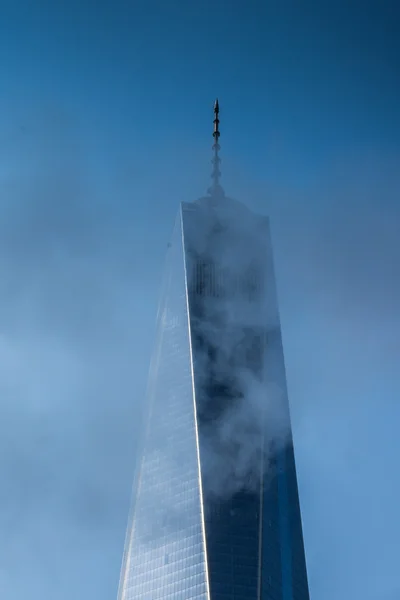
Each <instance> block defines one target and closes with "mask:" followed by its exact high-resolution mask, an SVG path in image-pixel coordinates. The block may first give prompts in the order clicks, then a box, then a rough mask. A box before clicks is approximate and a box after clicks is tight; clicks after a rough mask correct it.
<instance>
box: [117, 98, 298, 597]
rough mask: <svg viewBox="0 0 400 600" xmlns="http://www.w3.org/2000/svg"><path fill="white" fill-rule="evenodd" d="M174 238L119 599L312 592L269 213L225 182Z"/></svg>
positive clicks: (194, 208)
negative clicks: (229, 190) (237, 197)
mask: <svg viewBox="0 0 400 600" xmlns="http://www.w3.org/2000/svg"><path fill="white" fill-rule="evenodd" d="M214 112H215V120H214V134H213V135H214V146H213V152H214V155H213V161H212V162H213V172H212V185H211V187H210V189H209V191H208V195H207V196H206V197H204V198H201V199H200V200H198V201H196V202H194V203H182V204H181V207H180V210H179V213H178V216H177V219H176V223H175V227H174V231H173V235H172V240H171V243H170V245H169V249H168V256H167V265H166V269H165V274H164V283H163V293H162V298H161V303H160V307H159V312H158V329H157V340H156V347H155V352H154V356H153V360H152V364H151V369H150V377H149V388H148V397H147V404H146V411H147V418H146V431H145V433H144V439H143V444H142V448H141V455H140V459H139V464H138V469H137V476H136V481H135V485H134V497H133V506H132V512H131V518H130V523H129V526H128V532H127V538H126V543H125V552H124V559H123V565H122V570H121V579H120V587H119V600H132V599H135V600H136V599H140V600H157V599H171V600H172V599H173V600H189V599H196V600H308V598H309V593H308V583H307V573H306V564H305V556H304V545H303V534H302V524H301V515H300V507H299V497H298V489H297V478H296V468H295V459H294V451H293V442H292V435H291V426H290V416H289V405H288V399H287V392H286V379H285V368H284V360H283V350H282V341H281V331H280V322H279V313H278V306H277V299H276V289H275V278H274V272H273V261H272V249H271V242H270V233H269V222H268V219H267V218H265V217H260V216H257V215H254V214H253V213H251V212H250V211H249V210H248V209H247V208H246V207H245V206H244V205H242V204H240V203H239V202H236V201H234V200H232V199H230V198H228V197H226V196H225V193H224V191H223V189H222V187H221V186H220V181H219V178H220V170H219V166H220V158H219V150H220V147H219V136H220V132H219V106H218V101H217V102H216V104H215V108H214Z"/></svg>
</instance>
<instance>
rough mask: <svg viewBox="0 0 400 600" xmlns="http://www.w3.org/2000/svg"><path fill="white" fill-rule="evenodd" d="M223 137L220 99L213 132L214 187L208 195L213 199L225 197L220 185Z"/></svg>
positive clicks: (215, 106) (215, 107)
mask: <svg viewBox="0 0 400 600" xmlns="http://www.w3.org/2000/svg"><path fill="white" fill-rule="evenodd" d="M220 135H221V132H220V130H219V102H218V98H217V99H216V100H215V104H214V131H213V138H214V144H213V147H212V148H213V151H214V156H213V158H212V161H211V163H212V165H213V170H212V173H211V178H212V186H211V187H210V188H209V190H208V193H209V194H211V196H212V197H213V198H217V197H218V196H224V190H223V189H222V187H221V185H220V183H219V178H220V176H221V171H220V168H219V167H220V164H221V159H220V156H219V151H220V149H221V146H220V145H219V137H220Z"/></svg>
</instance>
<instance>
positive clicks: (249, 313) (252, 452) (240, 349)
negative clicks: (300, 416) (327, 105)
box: [183, 195, 291, 500]
mask: <svg viewBox="0 0 400 600" xmlns="http://www.w3.org/2000/svg"><path fill="white" fill-rule="evenodd" d="M196 204H197V210H195V211H194V212H193V211H192V210H190V209H189V208H188V209H185V205H184V208H183V230H184V239H185V251H186V252H187V270H188V291H189V297H190V322H191V336H192V346H193V353H194V378H195V389H196V392H195V396H196V407H197V419H198V422H199V436H200V449H201V450H200V461H201V469H202V479H203V491H204V493H205V495H206V497H208V496H209V495H211V496H212V497H213V498H214V500H215V499H218V498H219V499H224V500H227V499H229V497H232V496H234V495H235V493H237V492H239V491H243V490H248V491H256V490H257V489H259V487H260V484H261V478H262V477H263V476H264V475H265V474H266V473H267V472H268V470H269V469H270V466H271V460H272V459H273V458H274V453H275V452H276V451H277V450H278V449H281V448H282V447H283V446H284V444H285V443H286V442H287V441H289V440H290V438H291V435H290V418H289V413H288V406H287V399H286V383H285V370H284V363H283V356H282V347H281V340H280V327H279V311H278V304H277V297H276V288H275V282H274V269H273V257H272V248H271V244H270V234H269V224H268V220H267V219H266V218H265V217H258V216H256V215H254V214H252V213H251V211H250V210H249V209H247V208H246V207H245V206H244V205H241V204H240V203H238V202H237V201H234V200H232V199H230V198H226V197H225V196H224V195H221V197H219V198H216V199H213V198H212V197H210V198H202V199H201V200H199V201H198V202H197V203H195V205H194V207H193V208H195V207H196ZM271 475H272V473H271Z"/></svg>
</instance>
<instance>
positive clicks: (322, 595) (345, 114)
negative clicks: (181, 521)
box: [0, 0, 400, 600]
mask: <svg viewBox="0 0 400 600" xmlns="http://www.w3.org/2000/svg"><path fill="white" fill-rule="evenodd" d="M325 4H327V6H326V7H325V6H321V5H320V4H319V3H316V2H315V3H311V2H303V3H301V7H300V5H298V4H297V3H295V2H291V1H289V0H288V1H287V2H279V3H275V2H263V3H261V2H258V1H257V0H249V1H248V2H246V3H245V2H239V1H237V0H233V1H232V2H229V3H227V2H226V3H225V2H217V1H216V0H215V2H209V1H208V0H205V1H204V2H190V3H189V2H187V3H184V2H183V1H182V0H180V1H178V0H176V1H171V2H167V3H165V2H161V1H160V0H153V1H150V0H147V1H146V2H144V1H137V2H134V3H128V2H126V1H123V0H116V1H115V2H113V3H111V2H105V1H100V2H97V3H92V2H89V0H82V1H81V2H75V1H70V2H68V3H66V4H60V3H54V2H50V1H46V0H36V2H29V1H28V0H12V1H11V0H3V1H2V2H1V3H0V67H1V73H2V79H1V84H0V85H1V93H0V109H1V110H0V139H1V144H0V478H1V481H0V534H1V535H0V597H1V598H7V600H22V599H25V598H27V597H29V598H30V599H31V600H39V599H40V600H43V599H47V598H48V599H50V598H51V599H52V600H66V599H68V600H70V598H78V599H79V598H85V599H86V600H92V599H93V600H94V599H96V600H106V599H107V600H109V599H110V598H116V594H117V586H118V577H119V569H120V564H121V560H122V552H123V543H124V535H125V527H126V523H127V518H128V509H129V501H130V488H131V484H132V478H133V473H134V467H135V447H136V439H137V435H138V432H139V430H140V428H141V426H142V425H141V420H140V417H141V410H142V401H143V397H144V393H145V388H146V377H147V372H148V366H149V363H150V357H151V351H152V345H153V341H154V333H155V316H156V311H157V304H158V294H159V290H160V286H161V275H162V268H163V264H164V256H165V253H166V250H167V243H168V240H169V237H170V234H171V231H172V227H173V223H174V219H175V214H176V211H177V208H178V204H179V202H180V201H182V200H183V201H191V200H194V199H196V198H198V197H199V196H202V195H203V194H204V193H205V191H206V189H207V188H208V187H209V182H210V173H211V164H210V162H209V161H210V160H211V145H212V137H211V133H212V118H213V115H212V108H213V102H214V99H215V96H217V95H218V97H219V99H220V106H221V113H220V118H221V126H220V129H221V139H220V142H221V148H222V149H221V157H222V165H221V168H222V184H223V186H224V188H225V190H226V192H227V193H228V194H229V195H231V196H233V197H235V198H237V199H239V200H241V201H242V202H244V203H246V204H247V205H248V206H249V207H250V208H251V209H252V210H254V211H256V212H258V213H261V214H269V215H270V217H271V230H272V238H273V243H274V254H275V267H276V273H277V286H278V295H279V302H280V314H281V322H282V331H283V343H284V350H285V358H286V366H287V377H288V389H289V398H290V402H291V410H292V421H293V430H294V440H295V446H296V451H297V465H298V476H299V485H300V494H301V507H302V513H303V525H304V538H305V545H306V555H307V564H308V572H309V581H310V593H311V597H312V599H313V600H314V599H315V600H317V599H318V600H337V599H338V598H340V599H341V600H353V599H354V598H363V600H397V599H398V598H399V597H400V575H399V570H398V557H399V556H400V541H399V540H400V519H399V517H398V505H399V496H400V475H399V469H398V460H397V457H398V455H399V451H400V446H399V441H398V433H397V428H398V423H399V419H400V403H399V394H400V381H399V376H398V364H399V359H400V343H399V339H400V309H399V306H400V277H399V274H400V266H399V259H400V242H399V230H400V164H399V159H400V145H399V134H400V113H399V108H398V107H399V101H400V85H399V83H400V82H399V73H400V64H399V57H400V47H399V46H400V42H399V40H400V31H399V22H400V20H399V17H400V15H399V8H398V6H397V3H395V2H394V1H390V0H386V1H385V0H381V1H380V2H378V1H373V0H371V1H370V2H368V3H361V2H358V1H356V0H348V1H347V2H335V3H330V4H329V6H328V3H325Z"/></svg>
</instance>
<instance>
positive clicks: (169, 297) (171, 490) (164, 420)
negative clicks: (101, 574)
mask: <svg viewBox="0 0 400 600" xmlns="http://www.w3.org/2000/svg"><path fill="white" fill-rule="evenodd" d="M163 287H164V289H163V294H162V301H161V304H160V308H159V314H158V331H157V344H156V350H155V356H154V358H153V364H152V369H151V374H150V380H151V381H150V386H149V387H150V389H149V391H148V395H149V398H148V402H149V403H150V406H149V407H148V417H147V433H146V435H145V439H144V443H143V450H142V457H141V462H140V465H139V469H138V473H137V481H136V484H135V488H134V496H135V497H134V507H133V515H132V520H131V524H130V527H129V530H128V535H127V540H126V547H125V556H124V564H123V569H122V572H121V580H120V590H119V598H120V600H138V599H141V600H156V599H158V598H160V599H161V598H162V599H164V598H165V599H167V598H170V599H171V600H189V599H193V600H206V598H209V594H208V588H207V577H206V558H205V545H204V528H203V524H202V502H201V496H200V492H201V489H200V485H199V462H198V446H197V440H196V423H195V410H194V395H193V376H192V360H191V349H190V339H189V328H188V310H187V296H186V283H185V265H184V255H183V251H182V228H181V219H180V217H178V219H177V222H176V225H175V229H174V232H173V238H172V241H171V244H170V247H169V250H168V257H167V265H166V273H165V279H164V284H163Z"/></svg>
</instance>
